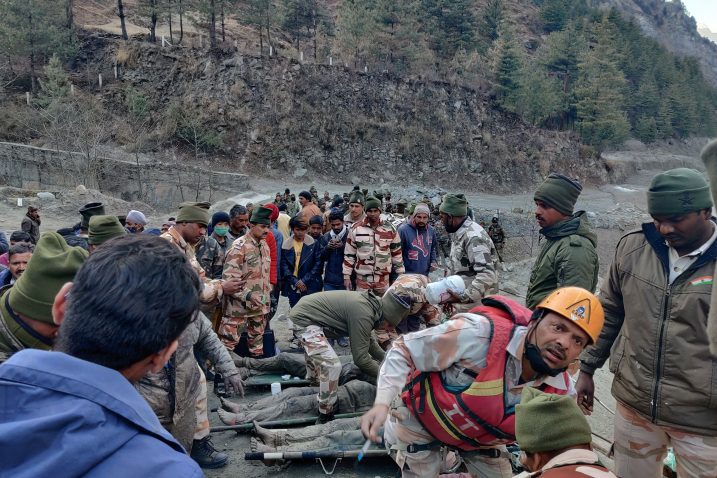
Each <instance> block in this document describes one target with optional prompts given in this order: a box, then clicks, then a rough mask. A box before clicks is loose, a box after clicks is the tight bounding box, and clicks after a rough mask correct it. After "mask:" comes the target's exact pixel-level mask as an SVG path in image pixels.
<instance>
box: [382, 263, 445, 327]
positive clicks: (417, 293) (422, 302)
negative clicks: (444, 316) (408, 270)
mask: <svg viewBox="0 0 717 478" xmlns="http://www.w3.org/2000/svg"><path fill="white" fill-rule="evenodd" d="M427 285H428V278H427V277H426V276H424V275H421V274H401V275H400V276H398V277H397V278H396V280H395V281H393V284H391V286H390V287H389V288H388V290H387V291H386V294H388V293H392V294H395V295H397V296H399V297H401V298H402V299H403V300H404V301H405V302H406V303H409V304H411V309H410V311H409V315H416V316H418V317H422V318H423V320H425V321H426V324H431V325H437V324H438V323H439V322H440V315H441V313H440V311H439V310H438V308H437V307H436V306H435V305H431V304H429V303H428V301H427V300H426V286H427Z"/></svg>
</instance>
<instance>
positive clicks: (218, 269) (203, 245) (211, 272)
mask: <svg viewBox="0 0 717 478" xmlns="http://www.w3.org/2000/svg"><path fill="white" fill-rule="evenodd" d="M196 251H197V252H196V257H197V261H199V265H200V266H202V269H204V273H205V274H206V275H207V277H209V278H211V279H221V278H222V271H223V270H224V251H222V247H221V246H220V245H219V243H218V242H217V240H216V239H214V238H213V237H212V236H202V238H201V239H200V240H199V242H198V243H197V247H196Z"/></svg>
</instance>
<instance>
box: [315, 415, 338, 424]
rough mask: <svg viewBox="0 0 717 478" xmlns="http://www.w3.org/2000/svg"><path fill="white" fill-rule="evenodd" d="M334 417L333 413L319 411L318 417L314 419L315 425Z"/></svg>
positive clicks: (327, 421)
mask: <svg viewBox="0 0 717 478" xmlns="http://www.w3.org/2000/svg"><path fill="white" fill-rule="evenodd" d="M333 419H334V414H333V413H319V418H317V419H316V423H315V424H316V425H323V424H324V423H329V422H330V421H331V420H333Z"/></svg>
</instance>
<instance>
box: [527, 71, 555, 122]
mask: <svg viewBox="0 0 717 478" xmlns="http://www.w3.org/2000/svg"><path fill="white" fill-rule="evenodd" d="M522 83H523V84H522V88H521V89H522V95H521V99H520V102H519V104H518V110H519V111H520V114H521V115H522V116H523V118H524V119H525V120H527V121H529V122H531V123H533V124H534V125H536V126H540V125H542V124H543V122H545V121H546V120H548V119H550V118H555V117H557V116H559V114H560V112H561V103H562V102H561V87H562V82H560V81H559V79H557V78H555V77H552V76H549V75H548V74H547V72H546V71H545V70H544V69H543V68H541V65H540V64H537V63H533V62H531V63H528V64H527V65H526V66H525V68H523V73H522Z"/></svg>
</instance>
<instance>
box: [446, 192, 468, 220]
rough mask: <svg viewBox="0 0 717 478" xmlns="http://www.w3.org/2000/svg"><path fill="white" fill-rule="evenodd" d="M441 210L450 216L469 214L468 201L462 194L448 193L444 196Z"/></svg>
mask: <svg viewBox="0 0 717 478" xmlns="http://www.w3.org/2000/svg"><path fill="white" fill-rule="evenodd" d="M440 211H441V212H442V213H444V214H448V215H449V216H456V217H462V216H467V215H468V201H466V198H465V196H463V195H462V194H460V195H459V194H450V193H449V194H446V195H445V196H443V202H442V203H441V209H440Z"/></svg>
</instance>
